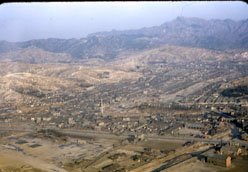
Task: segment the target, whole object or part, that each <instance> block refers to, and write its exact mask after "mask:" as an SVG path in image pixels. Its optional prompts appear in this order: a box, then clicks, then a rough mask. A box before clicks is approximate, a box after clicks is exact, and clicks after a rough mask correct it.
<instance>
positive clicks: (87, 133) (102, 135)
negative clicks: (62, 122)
mask: <svg viewBox="0 0 248 172" xmlns="http://www.w3.org/2000/svg"><path fill="white" fill-rule="evenodd" d="M49 129H50V130H52V131H55V132H57V133H60V134H62V135H67V136H72V137H87V138H99V139H116V140H122V139H126V138H128V136H129V135H132V134H134V133H127V134H120V135H115V134H112V133H109V132H104V131H93V130H72V129H51V128H43V129H42V130H49ZM0 131H16V132H18V131H19V132H34V131H35V132H36V131H37V130H34V129H30V128H19V127H18V128H7V127H0ZM146 139H148V140H159V141H172V140H174V141H185V142H186V141H191V142H193V141H194V142H203V143H212V144H218V143H220V141H221V140H220V139H210V138H208V139H206V138H194V137H181V136H171V135H164V136H157V135H147V136H146ZM222 143H228V141H222Z"/></svg>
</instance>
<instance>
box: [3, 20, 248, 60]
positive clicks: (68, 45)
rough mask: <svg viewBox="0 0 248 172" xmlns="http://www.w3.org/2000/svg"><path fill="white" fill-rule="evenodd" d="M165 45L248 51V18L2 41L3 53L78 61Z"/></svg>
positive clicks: (180, 21)
mask: <svg viewBox="0 0 248 172" xmlns="http://www.w3.org/2000/svg"><path fill="white" fill-rule="evenodd" d="M164 44H170V45H179V46H189V47H200V48H207V49H214V50H227V49H248V19H246V20H241V21H233V20H230V19H226V20H217V19H213V20H204V19H200V18H186V17H177V18H176V19H175V20H172V21H170V22H166V23H164V24H162V25H160V26H154V27H148V28H141V29H136V30H125V31H110V32H98V33H93V34H89V35H88V36H87V37H86V38H81V39H57V38H49V39H39V40H30V41H25V42H17V43H11V42H7V41H0V53H4V52H9V51H13V50H20V49H24V48H28V47H37V48H39V49H43V50H45V51H49V52H53V53H67V54H69V55H71V56H72V57H74V58H77V59H84V58H91V57H99V58H103V59H112V58H114V57H116V56H117V55H118V54H119V53H120V52H124V51H139V50H144V49H148V48H154V47H157V46H161V45H164Z"/></svg>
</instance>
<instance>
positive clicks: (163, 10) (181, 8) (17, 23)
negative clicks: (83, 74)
mask: <svg viewBox="0 0 248 172" xmlns="http://www.w3.org/2000/svg"><path fill="white" fill-rule="evenodd" d="M177 16H186V17H199V18H205V19H213V18H214V19H227V18H230V19H234V20H243V19H247V18H248V5H247V4H246V3H244V2H241V1H240V2H239V1H236V2H235V1H226V2H223V1H222V2H221V1H219V2H216V1H215V2H211V1H205V2H193V1H192V2H190V1H189V2H186V1H185V2H173V1H172V2H161V1H160V2H159V1H158V2H79V3H77V2H73V3H72V2H44V3H34V2H33V3H30V2H29V3H6V4H2V5H0V40H7V41H25V40H30V39H43V38H81V37H85V36H87V34H89V33H93V32H98V31H111V30H112V29H116V30H125V29H138V28H142V27H149V26H156V25H160V24H162V23H164V22H167V21H171V20H173V19H174V18H176V17H177Z"/></svg>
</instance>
